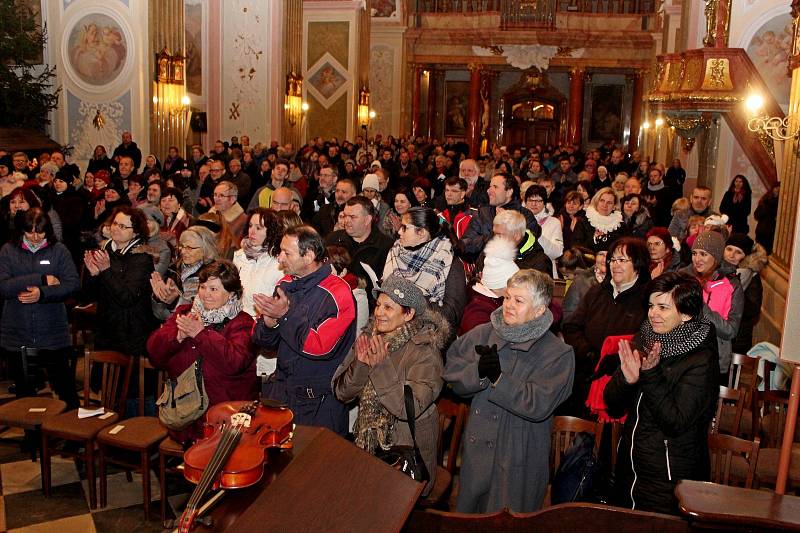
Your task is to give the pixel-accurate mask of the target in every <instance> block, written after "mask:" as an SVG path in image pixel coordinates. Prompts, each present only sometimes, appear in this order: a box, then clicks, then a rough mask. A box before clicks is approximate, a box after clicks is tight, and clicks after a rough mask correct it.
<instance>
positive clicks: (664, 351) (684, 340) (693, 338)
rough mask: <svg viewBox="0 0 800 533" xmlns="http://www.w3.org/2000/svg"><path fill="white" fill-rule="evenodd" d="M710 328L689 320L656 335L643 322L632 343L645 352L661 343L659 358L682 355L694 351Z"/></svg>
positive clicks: (704, 323)
mask: <svg viewBox="0 0 800 533" xmlns="http://www.w3.org/2000/svg"><path fill="white" fill-rule="evenodd" d="M710 332H711V326H710V325H709V324H708V323H707V322H701V321H700V320H689V321H688V322H683V323H682V324H681V325H679V326H678V327H676V328H674V329H672V330H671V331H668V332H667V333H656V332H655V331H653V326H652V325H650V321H649V320H645V321H644V322H643V323H642V326H641V327H640V328H639V332H638V333H637V334H636V336H635V338H634V341H636V342H638V343H639V344H641V345H642V346H644V347H645V348H646V349H647V350H650V349H651V348H652V347H653V344H655V343H656V342H660V343H661V358H662V359H665V358H668V357H674V356H676V355H683V354H685V353H689V352H691V351H693V350H696V349H697V348H698V347H700V346H701V345H702V344H703V342H705V340H706V339H707V338H708V335H709V333H710Z"/></svg>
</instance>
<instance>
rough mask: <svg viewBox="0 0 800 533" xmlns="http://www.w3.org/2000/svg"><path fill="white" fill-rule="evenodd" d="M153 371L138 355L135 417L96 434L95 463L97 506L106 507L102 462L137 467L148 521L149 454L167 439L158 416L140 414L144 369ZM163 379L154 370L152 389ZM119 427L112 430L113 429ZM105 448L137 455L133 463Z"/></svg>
mask: <svg viewBox="0 0 800 533" xmlns="http://www.w3.org/2000/svg"><path fill="white" fill-rule="evenodd" d="M146 369H150V370H154V368H153V365H151V364H150V361H149V360H148V359H147V357H139V416H136V417H133V418H128V419H125V420H122V422H121V423H120V424H119V425H114V426H109V427H107V428H105V429H103V430H102V431H100V433H98V434H97V444H98V451H99V453H98V459H99V460H98V466H99V473H100V507H105V506H106V496H107V492H108V483H107V475H106V463H112V464H116V465H119V466H122V467H124V468H125V469H126V471H128V472H130V470H138V471H139V472H140V473H141V474H142V491H143V495H144V519H145V520H146V521H149V520H150V466H151V457H152V455H153V453H155V452H156V450H157V449H158V444H159V443H160V442H161V441H162V440H164V439H165V438H167V430H166V429H165V428H164V426H162V425H161V422H159V420H158V418H156V417H153V416H144V391H145V383H144V381H145V380H144V378H145V370H146ZM163 381H164V372H163V371H160V372H159V373H158V379H157V385H156V390H157V391H160V390H161V388H162V384H163ZM120 426H123V429H122V430H119V431H118V432H116V433H114V431H115V428H118V427H120ZM108 448H118V449H122V450H128V451H131V452H135V453H137V454H138V455H139V463H138V464H134V463H131V462H130V461H126V460H124V459H122V458H115V457H114V456H113V455H108V454H107V451H108Z"/></svg>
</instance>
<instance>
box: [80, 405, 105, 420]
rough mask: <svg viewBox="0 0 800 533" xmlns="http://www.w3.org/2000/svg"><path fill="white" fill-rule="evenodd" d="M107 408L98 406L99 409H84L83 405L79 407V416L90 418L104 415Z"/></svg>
mask: <svg viewBox="0 0 800 533" xmlns="http://www.w3.org/2000/svg"><path fill="white" fill-rule="evenodd" d="M105 412H106V410H105V409H104V408H102V407H98V408H97V409H84V408H83V407H79V408H78V418H90V417H93V416H97V415H102V414H103V413H105Z"/></svg>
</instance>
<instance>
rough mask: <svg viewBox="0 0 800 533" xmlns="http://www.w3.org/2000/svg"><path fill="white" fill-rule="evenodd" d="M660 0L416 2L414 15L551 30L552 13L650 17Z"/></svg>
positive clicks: (554, 14)
mask: <svg viewBox="0 0 800 533" xmlns="http://www.w3.org/2000/svg"><path fill="white" fill-rule="evenodd" d="M660 1H661V0H416V1H415V2H412V3H411V5H412V9H413V10H414V11H415V12H416V14H417V15H420V14H428V13H442V14H459V13H461V14H481V13H495V14H496V13H499V14H500V20H501V25H502V27H503V28H514V27H549V28H554V27H555V17H556V13H597V14H608V15H612V14H613V15H654V14H655V13H656V11H657V9H658V4H659V2H660Z"/></svg>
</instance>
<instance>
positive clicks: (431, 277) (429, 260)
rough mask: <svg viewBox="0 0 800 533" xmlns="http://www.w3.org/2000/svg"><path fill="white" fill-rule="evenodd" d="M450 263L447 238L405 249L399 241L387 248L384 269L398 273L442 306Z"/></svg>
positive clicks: (450, 250) (435, 239) (451, 258)
mask: <svg viewBox="0 0 800 533" xmlns="http://www.w3.org/2000/svg"><path fill="white" fill-rule="evenodd" d="M452 262H453V246H452V245H451V244H450V240H449V239H448V238H447V237H444V236H442V237H434V238H433V239H431V240H430V241H428V242H426V243H425V244H423V245H422V246H420V247H415V248H404V247H403V246H401V245H400V242H399V241H398V242H397V243H395V245H394V246H393V247H392V249H391V250H390V251H389V257H388V258H387V259H386V268H385V269H384V272H398V273H399V274H400V275H401V276H403V277H405V278H407V279H409V280H411V281H413V282H414V284H416V285H417V287H419V288H420V289H422V291H423V292H424V293H425V294H427V295H428V299H429V300H430V302H431V303H434V304H437V305H439V306H440V307H441V305H442V303H443V300H444V289H445V282H446V281H447V275H448V274H449V273H450V264H451V263H452Z"/></svg>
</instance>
